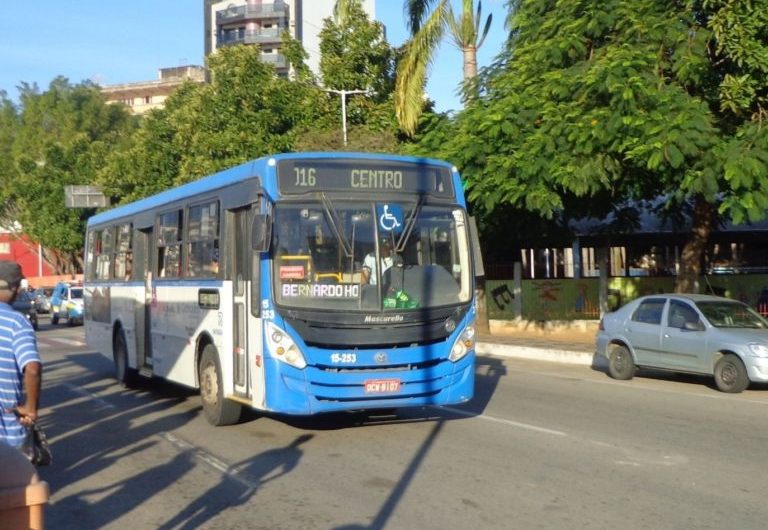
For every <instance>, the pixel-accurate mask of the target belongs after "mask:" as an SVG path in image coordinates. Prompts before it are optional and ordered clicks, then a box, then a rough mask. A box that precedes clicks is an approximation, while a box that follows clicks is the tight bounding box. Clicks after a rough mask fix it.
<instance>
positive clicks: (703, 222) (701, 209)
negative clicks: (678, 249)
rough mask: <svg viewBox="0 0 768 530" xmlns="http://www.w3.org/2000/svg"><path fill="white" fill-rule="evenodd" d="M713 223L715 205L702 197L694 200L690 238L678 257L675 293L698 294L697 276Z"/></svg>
mask: <svg viewBox="0 0 768 530" xmlns="http://www.w3.org/2000/svg"><path fill="white" fill-rule="evenodd" d="M714 222H715V205H714V204H712V203H710V202H707V201H706V199H704V197H703V196H702V195H697V196H696V197H695V198H694V205H693V219H692V226H691V237H690V239H689V240H688V242H687V243H686V244H685V246H684V247H683V253H682V256H681V257H680V273H679V274H678V276H677V283H676V285H675V292H677V293H697V292H699V276H700V275H701V261H702V256H703V255H704V250H705V249H706V248H707V243H708V242H709V235H710V234H711V233H712V225H713V224H714Z"/></svg>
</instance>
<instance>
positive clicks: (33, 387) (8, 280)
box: [0, 260, 43, 447]
mask: <svg viewBox="0 0 768 530" xmlns="http://www.w3.org/2000/svg"><path fill="white" fill-rule="evenodd" d="M22 278H23V275H22V273H21V267H19V265H18V264H17V263H14V262H13V261H6V260H0V442H2V443H6V444H8V445H10V446H13V447H20V446H21V445H22V443H23V442H24V438H25V436H26V427H29V426H30V425H32V424H33V423H35V421H37V407H38V403H39V399H40V386H41V381H42V372H43V366H42V363H41V361H40V354H39V353H38V351H37V340H36V338H35V331H34V330H33V329H32V324H30V323H29V321H28V320H27V319H26V317H25V316H24V315H22V314H21V313H18V312H16V311H14V310H13V308H12V307H11V304H12V303H13V300H14V299H15V298H16V295H17V294H18V292H19V289H20V288H21V280H22Z"/></svg>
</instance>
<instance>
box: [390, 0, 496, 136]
mask: <svg viewBox="0 0 768 530" xmlns="http://www.w3.org/2000/svg"><path fill="white" fill-rule="evenodd" d="M461 6H462V7H461V13H460V14H458V15H457V14H455V13H454V11H453V7H452V6H451V2H450V0H405V11H406V14H407V25H408V28H409V30H410V31H411V38H410V39H409V40H408V42H406V44H405V48H404V50H403V55H402V57H401V58H400V60H399V62H398V65H397V80H396V84H395V112H396V114H397V119H398V120H399V122H400V126H401V127H402V129H403V130H404V131H405V132H406V133H407V134H408V135H413V134H414V132H415V131H416V127H417V125H418V120H419V117H420V116H421V114H422V112H423V109H424V104H425V103H424V85H425V83H426V79H427V70H428V68H429V65H431V64H432V61H433V59H434V57H435V54H436V53H437V49H438V47H439V46H440V43H441V41H442V40H443V38H444V37H445V36H448V37H449V38H450V39H451V41H452V42H453V44H454V45H455V46H456V47H457V48H458V49H459V50H461V53H462V56H463V67H464V82H465V86H469V85H470V82H471V81H472V80H473V79H474V78H475V77H476V76H477V50H479V49H480V47H481V46H482V45H483V42H484V41H485V37H486V36H487V35H488V30H489V29H490V27H491V20H492V17H493V16H492V15H488V17H487V18H486V19H485V26H484V27H483V29H482V30H480V23H481V21H482V19H483V17H482V2H480V1H479V0H478V2H477V10H476V11H475V9H474V0H462V3H461ZM430 10H431V11H430ZM465 94H466V92H465Z"/></svg>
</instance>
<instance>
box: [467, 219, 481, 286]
mask: <svg viewBox="0 0 768 530" xmlns="http://www.w3.org/2000/svg"><path fill="white" fill-rule="evenodd" d="M469 239H470V241H469V244H470V246H471V247H472V255H473V256H474V258H475V260H474V261H475V278H482V277H484V276H485V267H483V254H482V253H481V252H480V234H479V233H478V231H477V223H476V222H475V218H474V217H470V218H469Z"/></svg>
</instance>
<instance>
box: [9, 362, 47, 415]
mask: <svg viewBox="0 0 768 530" xmlns="http://www.w3.org/2000/svg"><path fill="white" fill-rule="evenodd" d="M42 380H43V365H42V364H40V363H39V362H37V361H33V362H31V363H28V364H27V365H26V366H25V367H24V391H25V392H26V395H27V399H26V401H25V402H24V404H23V405H18V406H17V407H16V409H15V412H16V414H17V415H18V416H19V422H20V423H21V424H22V425H26V426H29V425H32V424H33V423H35V422H36V421H37V408H38V405H39V404H40V387H41V383H42Z"/></svg>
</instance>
